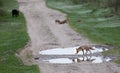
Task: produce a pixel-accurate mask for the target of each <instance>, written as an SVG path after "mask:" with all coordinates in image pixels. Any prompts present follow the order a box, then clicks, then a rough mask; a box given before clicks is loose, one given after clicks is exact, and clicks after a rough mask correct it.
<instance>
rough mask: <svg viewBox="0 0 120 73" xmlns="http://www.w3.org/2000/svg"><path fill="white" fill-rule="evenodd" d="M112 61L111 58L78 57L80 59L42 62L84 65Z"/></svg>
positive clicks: (58, 59) (57, 59) (59, 59)
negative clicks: (84, 63)
mask: <svg viewBox="0 0 120 73" xmlns="http://www.w3.org/2000/svg"><path fill="white" fill-rule="evenodd" d="M88 57H89V56H88ZM111 60H112V59H111V58H109V57H106V58H104V57H102V56H97V57H96V56H92V57H91V58H86V57H78V58H55V59H47V60H42V62H46V63H63V64H64V63H82V62H91V63H103V62H108V61H111Z"/></svg>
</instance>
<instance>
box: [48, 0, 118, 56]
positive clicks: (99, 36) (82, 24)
mask: <svg viewBox="0 0 120 73" xmlns="http://www.w3.org/2000/svg"><path fill="white" fill-rule="evenodd" d="M46 4H47V6H48V7H50V8H53V9H57V10H60V11H62V12H64V13H66V14H67V17H68V19H69V23H70V26H71V27H72V28H73V29H74V30H75V31H77V32H78V33H80V34H83V35H84V36H85V37H87V38H89V39H91V41H93V42H94V43H99V44H112V45H115V46H120V34H119V31H120V21H119V20H120V17H119V16H118V15H116V14H114V13H112V12H111V9H109V8H103V7H101V8H100V7H97V6H94V5H93V4H92V3H81V4H72V3H71V2H70V0H59V1H58V0H46ZM116 51H120V48H117V49H114V50H112V51H111V53H110V54H115V53H116ZM107 54H109V53H107ZM117 54H119V55H120V52H118V53H117Z"/></svg>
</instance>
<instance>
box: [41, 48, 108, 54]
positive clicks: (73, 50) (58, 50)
mask: <svg viewBox="0 0 120 73" xmlns="http://www.w3.org/2000/svg"><path fill="white" fill-rule="evenodd" d="M78 47H79V46H78ZM78 47H70V48H55V49H50V50H45V51H40V52H39V54H42V55H63V54H64V55H66V54H67V55H68V54H75V53H76V48H78ZM93 48H94V49H95V50H91V52H92V53H95V52H103V51H106V50H108V49H107V48H96V47H93ZM78 54H83V53H82V51H80V52H79V53H78ZM88 54H90V53H88Z"/></svg>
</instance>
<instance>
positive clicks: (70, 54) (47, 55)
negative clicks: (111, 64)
mask: <svg viewBox="0 0 120 73" xmlns="http://www.w3.org/2000/svg"><path fill="white" fill-rule="evenodd" d="M78 47H79V46H77V47H69V48H55V49H50V50H44V51H40V52H39V54H40V55H42V56H44V57H43V58H41V59H39V61H42V62H46V63H62V64H65V63H81V62H91V63H102V62H108V61H111V60H112V59H111V58H109V57H104V56H102V55H101V54H99V53H101V52H103V51H107V50H108V48H103V47H93V48H94V50H91V52H92V55H91V53H90V52H88V53H87V54H86V55H83V52H82V51H80V52H79V53H78V55H76V54H75V53H76V48H78ZM84 52H85V53H86V51H84ZM94 53H95V54H94ZM96 54H97V55H96Z"/></svg>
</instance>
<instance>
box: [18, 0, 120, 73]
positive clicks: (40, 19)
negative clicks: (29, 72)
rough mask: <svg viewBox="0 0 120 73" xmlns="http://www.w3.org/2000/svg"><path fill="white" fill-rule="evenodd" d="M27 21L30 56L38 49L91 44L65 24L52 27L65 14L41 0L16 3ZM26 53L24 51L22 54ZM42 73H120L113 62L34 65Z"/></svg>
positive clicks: (63, 17)
mask: <svg viewBox="0 0 120 73" xmlns="http://www.w3.org/2000/svg"><path fill="white" fill-rule="evenodd" d="M18 2H19V4H20V10H21V11H22V12H23V13H24V15H25V17H26V20H27V27H28V33H29V36H30V38H31V47H29V50H32V51H33V55H38V52H39V51H40V50H44V49H52V48H56V47H73V46H78V45H83V44H91V42H90V41H89V40H88V39H86V38H84V37H82V36H81V35H79V34H78V33H76V32H74V31H73V30H72V29H71V28H70V27H69V25H68V24H63V25H59V24H55V19H66V18H65V16H66V15H65V14H63V13H60V12H59V11H55V10H52V9H49V8H47V7H46V6H45V2H44V0H18ZM25 53H26V52H25ZM37 64H38V65H39V67H40V69H41V73H120V70H119V67H117V65H115V64H113V63H102V64H91V63H87V62H85V63H79V64H47V63H37Z"/></svg>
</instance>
